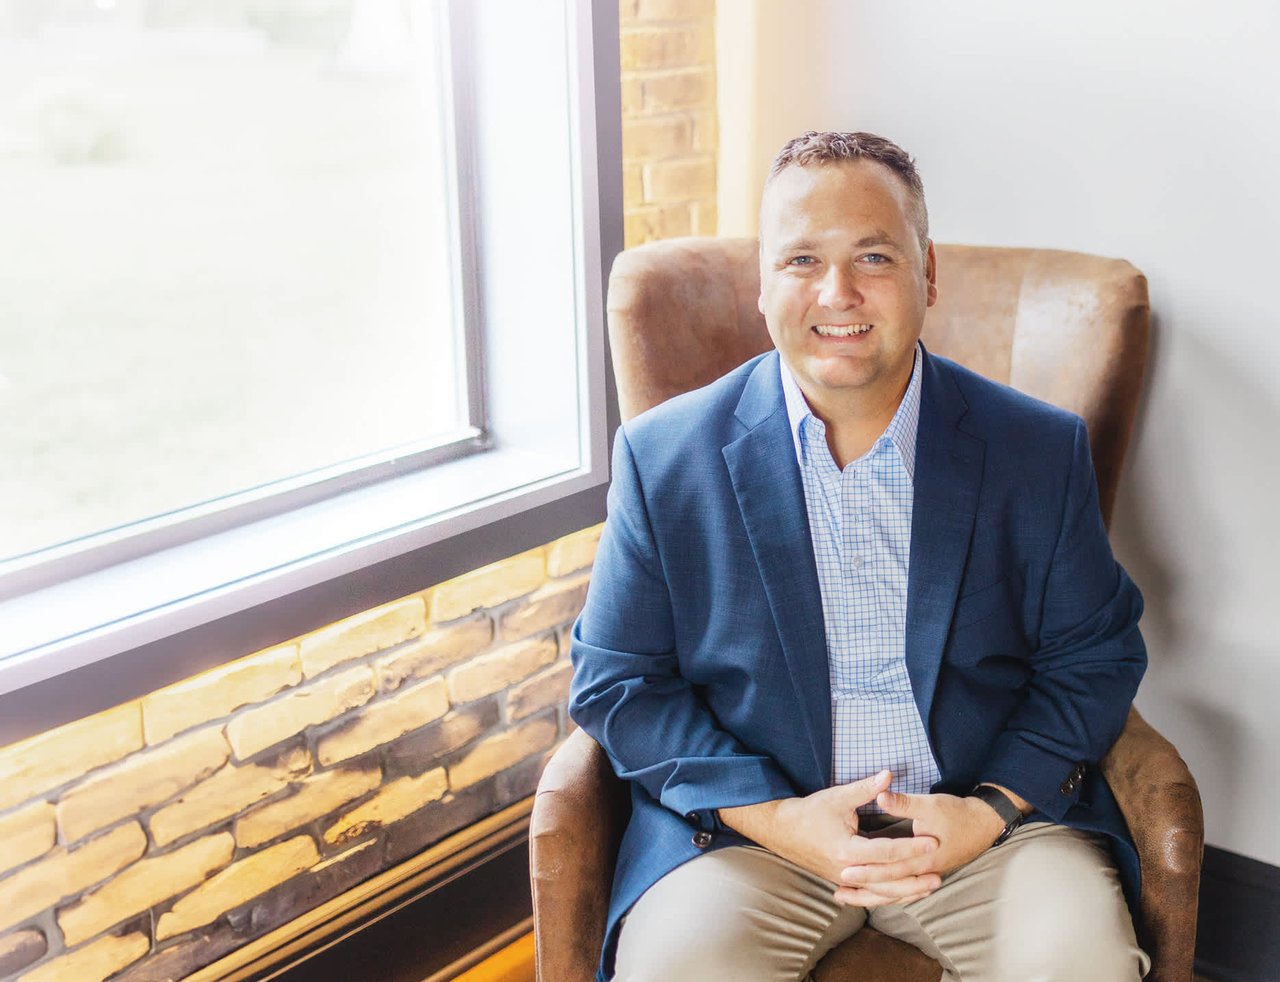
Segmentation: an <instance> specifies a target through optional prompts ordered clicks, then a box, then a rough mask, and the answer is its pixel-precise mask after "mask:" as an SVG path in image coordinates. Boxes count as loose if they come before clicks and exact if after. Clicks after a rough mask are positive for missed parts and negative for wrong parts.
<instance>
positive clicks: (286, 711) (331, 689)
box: [227, 665, 374, 760]
mask: <svg viewBox="0 0 1280 982" xmlns="http://www.w3.org/2000/svg"><path fill="white" fill-rule="evenodd" d="M373 693H374V689H373V669H372V668H370V667H369V666H368V665H360V666H357V667H356V668H352V669H350V670H349V671H346V672H341V673H339V674H338V675H334V676H332V677H331V678H327V679H323V680H321V681H319V682H316V683H314V684H312V685H305V686H303V687H301V688H299V689H293V690H291V691H290V692H289V693H287V694H286V695H283V696H280V697H278V698H276V699H273V700H272V701H271V702H268V703H265V704H264V705H261V706H257V707H255V708H253V709H247V710H244V711H243V712H241V713H240V714H239V715H238V716H236V717H235V718H234V719H232V720H231V722H230V723H228V724H227V739H228V740H230V741H231V749H232V751H233V752H234V753H235V755H236V758H237V759H238V760H244V759H246V758H248V757H252V756H253V755H254V754H257V753H260V752H261V751H263V750H266V749H267V748H268V747H274V746H275V745H276V744H277V743H279V742H280V741H282V740H287V739H289V737H291V736H295V735H296V734H298V733H301V732H302V731H303V730H305V729H306V728H307V727H308V726H315V725H316V724H317V723H324V722H327V721H328V720H331V719H336V718H337V717H339V716H341V715H342V714H343V713H345V712H346V711H347V710H349V709H355V708H356V707H357V706H363V705H364V704H365V703H366V702H368V701H369V700H370V699H372V698H373Z"/></svg>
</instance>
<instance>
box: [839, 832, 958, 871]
mask: <svg viewBox="0 0 1280 982" xmlns="http://www.w3.org/2000/svg"><path fill="white" fill-rule="evenodd" d="M937 848H938V840H937V839H935V838H934V837H933V836H931V835H914V836H910V837H908V838H896V839H895V838H883V839H866V838H862V837H861V836H859V837H857V838H854V839H850V840H849V841H848V842H847V843H845V847H844V848H843V849H842V850H841V851H840V855H839V858H840V860H841V863H842V865H843V866H870V865H872V864H881V863H901V862H905V861H906V860H910V859H915V858H916V857H918V856H925V855H928V854H929V853H932V852H933V851H934V850H936V849H937Z"/></svg>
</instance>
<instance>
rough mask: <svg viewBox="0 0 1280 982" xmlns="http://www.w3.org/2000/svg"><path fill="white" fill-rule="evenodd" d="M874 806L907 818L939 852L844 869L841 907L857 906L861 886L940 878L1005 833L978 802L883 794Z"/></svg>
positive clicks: (990, 811) (989, 809) (991, 811)
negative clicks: (931, 876)
mask: <svg viewBox="0 0 1280 982" xmlns="http://www.w3.org/2000/svg"><path fill="white" fill-rule="evenodd" d="M876 803H877V804H878V805H879V806H880V807H881V808H882V809H884V811H885V812H886V813H887V814H889V815H892V816H894V817H896V818H909V819H911V822H912V827H913V833H914V834H915V835H927V836H930V837H932V838H934V839H937V840H938V848H937V849H935V850H933V851H932V852H928V853H924V854H922V855H919V856H914V857H912V858H911V859H907V860H904V861H902V862H898V863H883V864H875V865H867V866H849V867H846V868H845V870H844V871H843V872H842V873H841V875H840V882H841V884H842V886H841V888H840V889H839V890H837V891H836V894H835V897H836V899H837V900H838V901H840V902H841V903H845V904H851V905H859V904H860V903H861V899H862V896H863V893H864V892H865V891H864V889H863V888H864V887H865V888H870V889H871V890H874V888H875V884H877V883H882V882H885V881H886V880H901V879H902V878H903V877H907V876H919V875H921V874H925V873H937V874H938V875H940V876H944V875H946V874H947V873H950V872H951V871H952V870H954V869H959V868H960V867H961V866H963V865H964V864H965V863H968V862H971V861H972V860H974V859H976V858H977V857H978V856H979V855H981V854H982V853H983V852H985V851H986V850H987V849H989V848H990V847H991V844H992V843H993V842H995V841H996V837H997V836H999V835H1000V832H1001V831H1002V830H1003V829H1004V820H1003V819H1002V818H1001V817H1000V816H999V815H997V814H996V811H995V809H994V808H992V807H991V806H990V805H988V804H987V803H986V802H984V801H982V799H980V798H959V797H956V796H955V795H951V794H902V793H901V792H897V791H884V792H881V794H880V795H879V797H878V798H877V799H876ZM1019 803H1021V802H1020V801H1019Z"/></svg>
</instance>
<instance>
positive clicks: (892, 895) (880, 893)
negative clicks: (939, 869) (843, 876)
mask: <svg viewBox="0 0 1280 982" xmlns="http://www.w3.org/2000/svg"><path fill="white" fill-rule="evenodd" d="M941 883H942V877H940V876H938V875H937V874H934V873H929V874H926V875H924V876H904V877H902V878H901V879H897V880H891V881H888V882H884V883H876V884H873V885H864V884H857V885H854V886H843V887H840V888H838V889H837V890H836V891H835V892H834V893H833V894H832V896H833V897H835V899H836V902H837V903H842V904H845V905H847V906H850V907H883V906H885V905H886V904H909V903H912V902H913V901H916V900H919V899H920V898H921V897H927V896H929V894H931V893H933V891H934V890H936V889H938V886H939V885H940V884H941Z"/></svg>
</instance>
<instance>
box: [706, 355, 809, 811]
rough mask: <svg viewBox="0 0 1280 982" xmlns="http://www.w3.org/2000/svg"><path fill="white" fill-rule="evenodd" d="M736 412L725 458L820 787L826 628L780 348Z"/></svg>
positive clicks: (750, 383) (761, 367)
mask: <svg viewBox="0 0 1280 982" xmlns="http://www.w3.org/2000/svg"><path fill="white" fill-rule="evenodd" d="M736 415H737V417H738V419H739V420H740V421H741V422H742V424H743V425H744V426H746V427H747V432H746V434H745V435H743V436H741V437H740V438H738V439H737V440H735V441H734V442H732V443H730V444H728V445H727V446H726V447H725V448H724V450H723V453H724V459H725V463H726V464H727V465H728V468H729V476H730V479H731V480H732V482H733V489H734V493H735V494H736V495H737V499H738V507H739V509H740V510H741V512H742V521H743V523H744V525H745V526H746V530H747V537H748V538H749V539H750V541H751V549H752V552H753V554H754V556H755V560H756V563H757V564H758V565H759V567H760V577H761V579H762V580H763V581H764V589H765V595H766V597H767V598H768V602H769V609H770V611H771V613H772V615H773V621H774V624H775V625H776V627H777V631H778V638H779V640H780V641H781V644H782V651H783V655H784V657H785V658H786V659H787V663H788V666H789V668H790V671H791V681H792V684H793V685H794V686H795V692H796V699H797V701H798V702H799V715H800V719H802V720H803V721H804V725H805V728H806V730H807V731H808V735H809V740H810V742H811V743H812V745H813V753H814V770H813V772H812V775H813V776H812V781H811V786H812V788H813V789H814V790H816V789H817V788H820V787H825V786H826V785H828V784H829V783H830V781H831V684H830V676H829V672H828V667H827V642H826V629H825V626H824V623H823V619H822V594H821V592H820V590H819V587H818V571H817V565H816V563H815V561H814V556H813V542H812V538H811V536H810V533H809V517H808V512H807V511H806V509H805V501H804V486H803V484H802V483H801V479H800V468H799V466H798V465H797V463H796V456H795V448H794V444H793V442H792V437H791V427H790V425H789V423H788V420H787V410H786V404H785V401H784V399H783V395H782V381H781V378H780V375H779V368H778V355H777V353H776V352H775V353H770V354H769V355H767V356H765V357H764V358H763V359H762V360H761V361H760V363H759V364H758V365H757V366H756V367H755V370H754V371H753V372H752V374H751V377H750V379H749V380H748V382H747V385H746V388H745V389H744V390H743V394H742V398H741V399H740V400H739V403H738V408H737V413H736Z"/></svg>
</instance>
